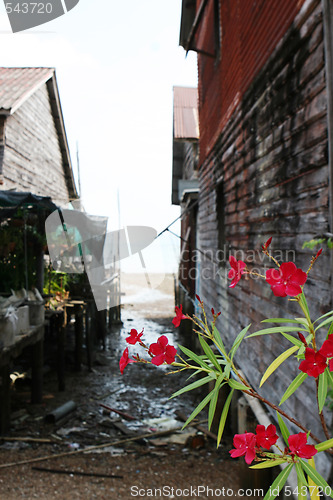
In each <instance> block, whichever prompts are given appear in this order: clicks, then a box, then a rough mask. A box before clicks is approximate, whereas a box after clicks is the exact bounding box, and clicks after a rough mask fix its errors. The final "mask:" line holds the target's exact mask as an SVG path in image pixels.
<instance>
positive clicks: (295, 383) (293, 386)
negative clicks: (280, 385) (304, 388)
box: [279, 372, 308, 405]
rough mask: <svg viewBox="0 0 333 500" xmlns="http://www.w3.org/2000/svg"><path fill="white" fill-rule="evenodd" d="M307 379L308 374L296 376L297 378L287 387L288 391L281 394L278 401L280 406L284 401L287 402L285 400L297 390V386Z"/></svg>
mask: <svg viewBox="0 0 333 500" xmlns="http://www.w3.org/2000/svg"><path fill="white" fill-rule="evenodd" d="M307 377H308V374H307V373H303V372H301V373H299V374H298V375H297V377H296V378H295V379H294V380H293V381H292V382H291V384H290V386H289V387H288V389H287V390H286V392H285V393H284V394H283V396H282V398H281V401H280V403H279V404H280V405H282V403H284V402H285V401H287V399H288V398H289V397H290V396H291V395H292V394H293V393H294V392H295V391H296V389H298V388H299V386H300V385H301V384H303V382H304V380H305V379H306V378H307Z"/></svg>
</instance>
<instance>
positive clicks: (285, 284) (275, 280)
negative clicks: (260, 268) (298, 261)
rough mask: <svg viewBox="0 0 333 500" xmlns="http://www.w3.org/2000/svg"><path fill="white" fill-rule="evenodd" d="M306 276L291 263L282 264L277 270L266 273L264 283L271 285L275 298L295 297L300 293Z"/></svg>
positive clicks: (269, 270)
mask: <svg viewBox="0 0 333 500" xmlns="http://www.w3.org/2000/svg"><path fill="white" fill-rule="evenodd" d="M307 277H308V276H307V274H306V273H305V272H304V271H302V269H298V268H297V267H296V266H295V264H294V263H293V262H283V264H281V266H280V267H279V268H278V269H268V271H266V281H267V283H268V284H269V285H271V289H272V292H273V293H274V295H275V296H276V297H286V296H287V295H290V296H291V297H296V296H297V295H299V294H300V293H302V289H301V286H302V285H304V283H305V282H306V280H307Z"/></svg>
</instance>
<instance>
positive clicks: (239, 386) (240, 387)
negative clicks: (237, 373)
mask: <svg viewBox="0 0 333 500" xmlns="http://www.w3.org/2000/svg"><path fill="white" fill-rule="evenodd" d="M228 384H229V385H230V387H231V388H232V389H236V390H238V391H248V390H249V389H250V387H248V386H247V385H244V384H241V383H240V382H237V380H234V379H232V378H230V379H229V380H228Z"/></svg>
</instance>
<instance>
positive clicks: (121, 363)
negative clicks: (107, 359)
mask: <svg viewBox="0 0 333 500" xmlns="http://www.w3.org/2000/svg"><path fill="white" fill-rule="evenodd" d="M134 362H135V361H134V360H133V359H129V357H128V347H126V349H125V350H124V352H123V355H122V357H121V358H120V360H119V368H120V373H121V374H123V373H124V369H125V368H126V366H127V365H128V364H129V363H134Z"/></svg>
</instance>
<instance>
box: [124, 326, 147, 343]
mask: <svg viewBox="0 0 333 500" xmlns="http://www.w3.org/2000/svg"><path fill="white" fill-rule="evenodd" d="M142 335H143V330H142V332H141V333H138V332H137V330H135V328H132V330H131V331H130V336H129V337H127V339H126V342H127V343H128V344H132V345H135V344H136V343H137V342H141V337H142Z"/></svg>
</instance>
